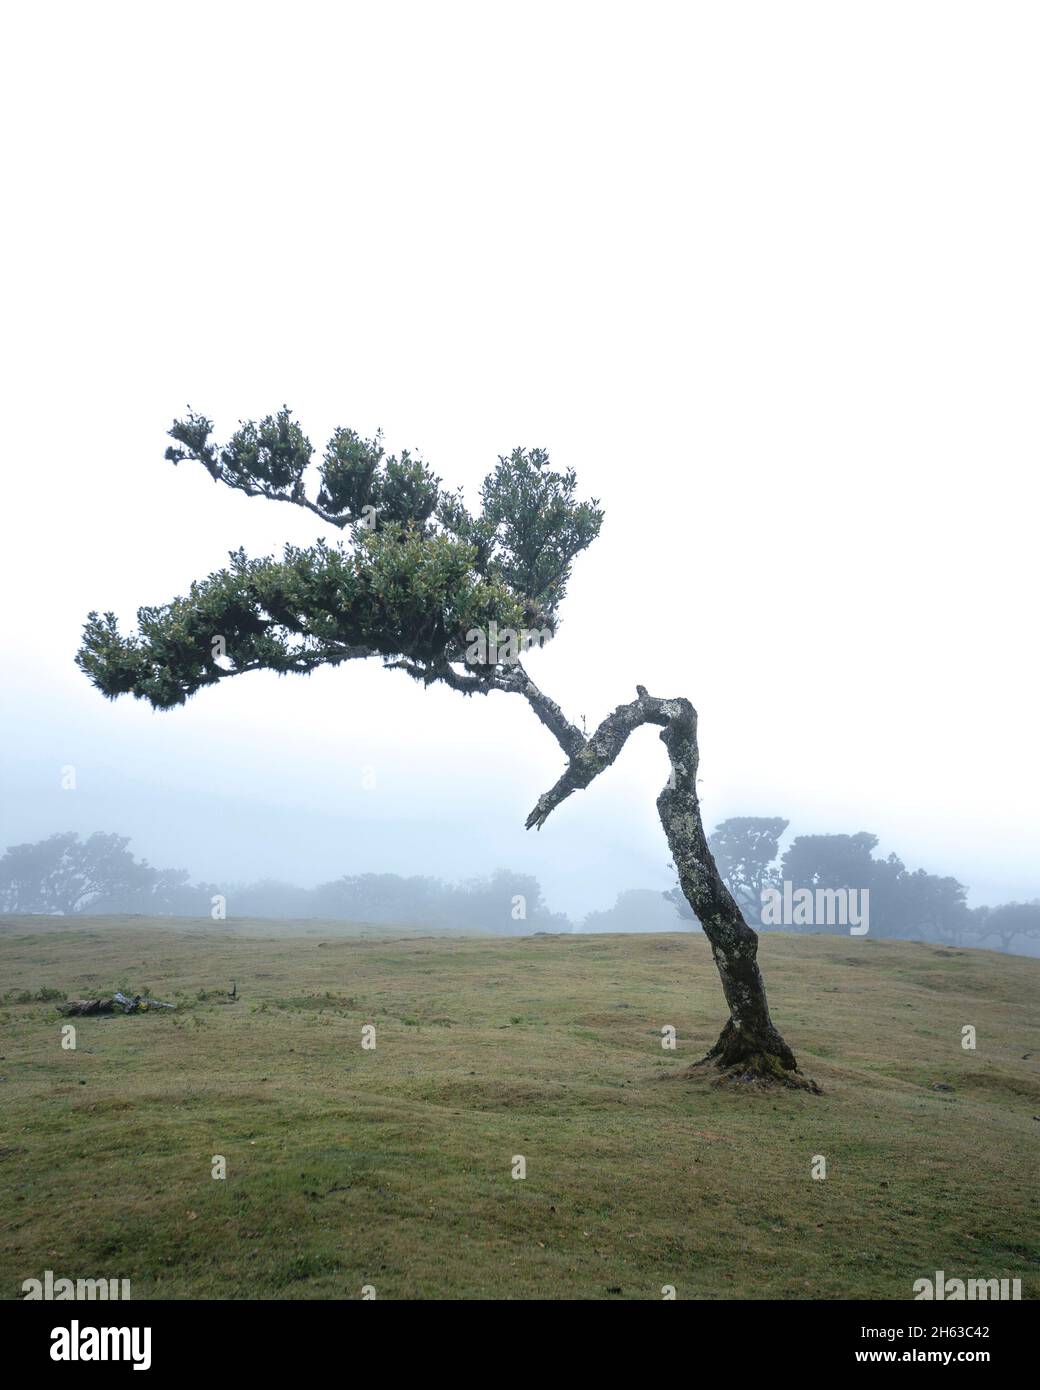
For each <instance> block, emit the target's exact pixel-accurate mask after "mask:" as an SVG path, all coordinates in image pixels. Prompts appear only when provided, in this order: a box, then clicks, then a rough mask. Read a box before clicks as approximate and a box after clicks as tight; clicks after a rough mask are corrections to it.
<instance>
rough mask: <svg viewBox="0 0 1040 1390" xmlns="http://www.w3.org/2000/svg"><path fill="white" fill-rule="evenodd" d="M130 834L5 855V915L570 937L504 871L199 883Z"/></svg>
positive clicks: (528, 880) (529, 885)
mask: <svg viewBox="0 0 1040 1390" xmlns="http://www.w3.org/2000/svg"><path fill="white" fill-rule="evenodd" d="M129 843H130V840H129V837H127V836H123V835H110V834H104V833H102V832H96V833H95V834H93V835H88V836H86V837H85V838H83V839H81V838H80V836H79V835H78V834H76V833H74V832H73V831H67V832H64V833H62V834H58V835H51V836H50V837H49V838H48V839H46V840H39V841H37V842H36V843H35V844H26V845H13V846H12V847H11V848H10V849H8V850H7V852H6V853H5V854H4V856H3V858H2V859H0V912H9V913H15V912H25V913H54V914H62V915H66V916H69V915H74V914H90V915H106V914H109V915H111V914H122V913H138V914H141V915H144V916H162V917H165V916H170V917H209V916H210V915H211V914H212V912H213V906H214V900H216V899H219V900H220V903H221V908H220V911H221V913H222V914H223V915H226V916H227V917H229V918H235V917H279V918H326V919H333V920H335V919H341V920H344V921H350V922H374V923H405V924H407V923H415V924H416V925H426V926H445V927H458V928H476V929H480V930H484V931H490V932H506V933H508V932H517V933H519V932H531V931H569V930H570V926H571V924H570V921H569V919H568V918H567V917H566V916H564V915H563V914H562V913H554V912H550V911H549V909H548V907H547V906H546V903H545V900H544V898H543V896H542V890H541V885H540V884H539V882H538V880H537V879H536V878H535V877H533V875H531V874H522V873H513V872H511V871H510V870H508V869H498V870H496V871H495V872H494V873H493V874H490V875H489V876H487V877H486V878H475V879H471V880H469V881H468V882H465V883H458V884H450V883H443V882H442V881H441V880H440V879H436V878H426V877H418V876H417V877H401V876H400V875H398V874H357V875H353V876H346V877H343V878H338V879H335V880H333V881H332V882H330V883H322V884H319V885H318V887H316V888H299V887H297V886H296V885H294V884H291V883H281V882H278V881H276V880H274V879H264V880H261V881H259V882H257V883H249V884H230V885H218V884H215V883H192V882H190V881H189V879H190V876H189V874H188V871H187V870H186V869H156V868H153V867H152V865H151V864H149V863H148V862H147V860H144V859H136V858H135V857H134V855H133V854H132V853H131V852H130V850H129V848H128V845H129Z"/></svg>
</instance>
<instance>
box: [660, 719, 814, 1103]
mask: <svg viewBox="0 0 1040 1390" xmlns="http://www.w3.org/2000/svg"><path fill="white" fill-rule="evenodd" d="M663 703H665V704H667V705H670V706H672V707H673V708H672V710H670V711H669V715H670V717H669V719H668V722H667V723H666V725H665V728H664V730H663V731H662V733H661V739H662V741H663V742H664V744H665V747H666V748H667V749H668V756H669V758H670V760H671V764H672V775H671V776H670V777H669V779H668V783H667V785H666V786H665V788H664V790H663V791H662V792H661V795H660V796H659V797H658V798H657V810H658V813H659V814H660V817H661V824H662V826H663V827H664V833H665V837H666V838H667V840H668V847H669V849H670V850H671V851H672V858H673V859H674V861H675V867H676V869H677V871H678V874H679V883H680V886H681V887H682V890H683V894H684V896H685V898H686V901H687V902H688V903H689V904H690V906H691V907H692V908H693V910H694V912H695V913H696V915H697V918H698V920H699V921H700V924H701V926H702V927H703V928H704V934H705V936H706V937H707V938H708V940H709V941H710V942H711V952H712V955H713V957H714V958H715V965H716V967H717V968H718V972H719V978H720V979H721V981H722V991H723V993H724V995H725V996H726V1003H727V1004H728V1005H729V1012H730V1016H729V1022H728V1023H727V1024H726V1026H725V1028H723V1030H722V1032H721V1033H720V1034H719V1038H718V1041H717V1042H716V1043H715V1046H714V1047H713V1048H712V1049H711V1051H710V1052H709V1053H708V1055H707V1056H706V1057H705V1058H704V1061H705V1062H714V1063H715V1065H716V1066H718V1067H719V1068H721V1069H723V1070H726V1071H729V1072H731V1073H732V1074H733V1075H735V1076H739V1077H740V1078H741V1079H743V1080H759V1079H762V1080H766V1079H772V1080H778V1081H783V1082H785V1083H786V1084H788V1085H794V1086H802V1087H805V1088H806V1089H809V1090H815V1089H816V1085H815V1083H814V1082H811V1081H808V1080H807V1079H806V1078H805V1077H803V1076H802V1075H801V1073H800V1072H799V1071H798V1063H797V1062H796V1060H795V1056H794V1053H793V1052H792V1051H791V1049H790V1048H789V1047H788V1045H787V1043H786V1042H785V1041H784V1039H783V1038H782V1037H781V1036H780V1033H779V1032H778V1031H777V1028H776V1026H775V1025H774V1023H773V1020H772V1019H771V1018H770V1017H769V1003H768V1000H767V999H766V989H765V984H764V982H763V980H762V974H761V971H760V970H759V968H758V935H757V933H755V932H754V931H752V929H751V928H750V927H749V926H748V924H747V922H745V920H744V916H743V914H742V912H741V910H740V908H739V907H738V906H737V903H736V901H735V899H734V897H733V895H732V893H730V891H729V889H728V888H727V887H726V885H725V883H724V882H723V880H722V876H721V874H720V873H719V871H718V867H717V866H716V864H715V860H714V858H713V856H712V853H711V850H710V849H709V848H708V841H707V837H706V835H705V833H704V823H703V821H702V819H701V811H700V802H699V800H698V797H697V765H698V761H699V753H698V748H697V711H696V710H695V709H694V708H693V706H692V705H691V704H690V702H689V701H688V700H669V701H666V702H663Z"/></svg>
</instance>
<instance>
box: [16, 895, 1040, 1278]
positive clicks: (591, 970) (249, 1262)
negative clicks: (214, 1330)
mask: <svg viewBox="0 0 1040 1390" xmlns="http://www.w3.org/2000/svg"><path fill="white" fill-rule="evenodd" d="M761 954H762V962H763V969H764V973H765V977H766V981H767V984H768V986H769V990H770V1001H771V1004H772V1007H773V1014H774V1017H775V1018H776V1021H777V1023H778V1025H779V1026H780V1027H781V1029H782V1030H783V1032H784V1035H785V1036H786V1037H787V1039H788V1041H789V1042H790V1043H791V1044H792V1046H793V1047H794V1048H795V1051H796V1052H797V1054H798V1057H799V1060H800V1063H801V1066H802V1069H803V1070H804V1071H806V1072H807V1073H808V1074H809V1075H811V1076H814V1077H815V1078H816V1080H817V1081H818V1082H819V1083H820V1085H821V1086H822V1087H823V1090H824V1094H823V1095H822V1096H812V1095H808V1094H804V1093H799V1092H786V1091H783V1092H778V1091H751V1092H749V1091H746V1090H729V1089H724V1088H720V1087H717V1086H712V1085H711V1084H710V1080H709V1077H708V1076H706V1075H705V1074H703V1073H700V1074H698V1075H697V1076H695V1077H693V1078H690V1077H685V1076H683V1074H682V1073H683V1070H684V1068H685V1067H686V1066H687V1065H688V1064H689V1063H690V1062H693V1061H695V1060H696V1059H697V1058H699V1057H700V1056H701V1055H702V1054H703V1052H704V1051H705V1049H706V1048H707V1047H708V1046H709V1045H710V1043H712V1042H713V1041H714V1039H715V1037H716V1036H717V1033H718V1030H719V1028H720V1026H721V1024H722V1022H723V1021H724V1011H723V1004H722V997H721V991H720V988H719V983H718V979H717V976H716V973H715V970H714V967H713V965H712V962H711V959H710V953H709V948H708V943H707V942H706V941H705V939H704V938H703V937H702V936H700V935H699V934H690V935H668V936H634V935H633V936H606V935H604V936H536V937H522V938H506V939H488V938H483V937H467V936H462V935H458V934H448V933H441V934H426V935H419V934H418V933H417V932H416V930H415V929H414V928H412V929H402V930H401V931H399V932H398V931H394V930H393V929H387V928H361V927H346V926H344V925H343V924H315V923H307V924H299V925H297V926H293V925H292V924H285V923H235V924H227V923H220V924H216V923H211V922H177V923H172V924H170V923H163V924H159V923H156V922H146V921H143V920H141V919H133V918H122V919H99V918H93V919H90V918H87V919H83V920H80V921H76V922H74V923H69V922H68V921H66V920H64V919H40V918H10V917H9V918H4V919H0V963H2V971H0V979H2V980H3V986H2V989H3V991H4V994H3V1002H2V1004H0V1025H2V1044H0V1050H2V1057H0V1102H2V1130H0V1218H2V1219H0V1229H2V1232H3V1234H2V1236H0V1296H3V1297H5V1298H12V1297H18V1296H20V1294H21V1284H22V1281H23V1280H24V1279H27V1278H29V1277H42V1274H43V1271H44V1270H45V1269H51V1270H53V1271H54V1273H55V1275H56V1277H60V1276H67V1277H72V1278H75V1277H77V1276H78V1277H84V1278H86V1277H97V1278H100V1277H112V1278H123V1277H125V1278H129V1279H130V1281H131V1286H132V1292H133V1295H134V1296H135V1297H143V1298H189V1297H208V1298H255V1297H290V1298H356V1297H360V1296H361V1289H362V1286H363V1285H366V1284H370V1285H373V1286H374V1287H375V1289H376V1293H377V1297H379V1298H459V1297H464V1298H489V1297H498V1298H540V1297H548V1298H594V1299H601V1298H618V1299H629V1298H651V1299H653V1298H660V1297H661V1291H662V1287H663V1286H665V1285H674V1287H675V1289H676V1293H677V1297H679V1298H700V1299H717V1298H735V1297H747V1298H769V1297H772V1298H776V1297H780V1298H831V1299H837V1298H907V1297H911V1296H912V1283H913V1281H914V1280H915V1279H917V1278H921V1277H924V1276H932V1275H934V1272H935V1270H936V1269H942V1270H945V1271H946V1274H947V1277H954V1276H958V1277H962V1278H968V1277H971V1278H975V1277H980V1278H981V1277H1018V1278H1021V1279H1022V1281H1023V1288H1022V1293H1023V1297H1036V1296H1037V1294H1038V1292H1040V1279H1038V1254H1040V1243H1038V1238H1037V1231H1038V1230H1040V1226H1038V1222H1037V1211H1036V1191H1037V1186H1036V1177H1037V1153H1038V1146H1040V1122H1038V1120H1037V1118H1035V1117H1037V1116H1040V1024H1038V1020H1037V1011H1036V1000H1037V992H1038V991H1037V987H1038V984H1040V962H1034V961H1031V960H1024V959H1022V958H1020V957H1013V956H1005V955H997V954H991V953H988V952H978V951H961V950H949V949H944V948H938V947H935V946H933V945H918V944H913V943H908V942H888V941H876V940H871V939H870V938H865V939H864V938H857V939H850V938H838V937H822V936H808V937H795V936H788V935H779V934H770V935H767V936H765V937H764V938H763V941H762V953H761ZM232 979H235V980H237V982H238V991H239V996H240V997H239V999H238V1000H237V1001H236V1002H229V1001H228V1000H227V999H226V997H225V994H226V991H227V990H228V989H229V988H230V981H231V980H232ZM120 987H125V988H128V989H131V990H133V991H134V992H145V991H146V990H147V991H150V992H151V993H152V994H153V995H154V996H156V997H158V998H161V999H176V1000H177V1001H178V1004H179V1007H178V1009H177V1011H176V1013H173V1014H169V1013H161V1014H160V1013H151V1014H146V1015H141V1016H129V1017H126V1016H112V1017H104V1018H84V1019H76V1020H71V1021H72V1022H74V1023H75V1025H76V1027H77V1034H78V1038H77V1041H78V1047H77V1050H76V1051H64V1050H62V1047H61V1026H62V1023H63V1022H64V1020H62V1019H60V1018H59V1016H58V1014H57V1011H56V1008H55V1003H54V1001H53V999H51V998H49V997H48V994H49V992H50V991H57V992H58V993H59V994H60V996H61V997H65V996H69V997H79V996H81V995H97V994H103V993H108V994H110V993H111V992H112V990H113V989H118V988H120ZM369 1023H374V1024H375V1026H376V1044H377V1045H376V1047H375V1049H374V1050H372V1051H366V1050H364V1049H363V1048H362V1046H361V1036H362V1027H363V1025H365V1024H369ZM667 1025H671V1026H673V1027H674V1028H675V1029H676V1030H677V1034H678V1046H677V1049H676V1050H675V1051H674V1052H670V1051H665V1050H663V1049H662V1046H661V1030H662V1028H663V1027H665V1026H667ZM966 1025H971V1026H973V1027H974V1028H975V1029H976V1031H977V1048H976V1050H975V1051H966V1050H964V1049H963V1048H962V1046H961V1037H962V1031H961V1030H962V1028H963V1027H965V1026H966ZM937 1085H940V1086H944V1087H948V1088H952V1089H945V1090H936V1089H934V1088H935V1087H936V1086H937ZM214 1155H222V1156H224V1157H225V1158H226V1160H227V1179H226V1180H225V1181H216V1180H214V1179H213V1178H212V1177H211V1166H212V1160H213V1157H214ZM515 1155H523V1156H524V1158H525V1159H526V1171H527V1176H526V1177H525V1178H524V1179H522V1180H516V1179H514V1178H513V1177H512V1176H511V1172H512V1164H513V1158H514V1156H515ZM816 1155H822V1156H823V1157H824V1158H825V1159H826V1164H827V1176H826V1178H825V1179H824V1180H814V1179H813V1178H812V1176H811V1164H812V1161H813V1159H814V1156H816Z"/></svg>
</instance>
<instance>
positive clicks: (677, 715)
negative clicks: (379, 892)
mask: <svg viewBox="0 0 1040 1390" xmlns="http://www.w3.org/2000/svg"><path fill="white" fill-rule="evenodd" d="M527 687H533V682H531V681H530V678H529V677H527V676H526V673H522V674H521V676H518V677H516V678H515V684H514V685H513V686H512V688H514V689H517V690H519V691H520V693H523V694H525V695H526V696H527V698H528V699H529V700H531V702H532V704H536V701H538V700H540V701H545V699H546V697H544V696H542V695H541V692H540V691H537V688H536V687H533V689H534V695H532V693H531V690H530V689H529V688H527ZM636 689H637V698H636V699H635V700H634V701H632V702H631V703H630V704H627V705H619V706H618V708H617V709H616V710H614V712H613V713H612V714H610V715H608V716H607V718H606V719H604V721H603V723H602V724H600V726H599V728H598V729H597V730H596V731H595V732H594V733H593V734H591V735H589V737H588V738H583V737H581V736H580V735H579V736H578V737H579V739H580V742H576V741H575V739H574V737H573V735H574V734H575V733H576V730H574V728H573V726H572V725H567V726H566V727H567V731H568V734H569V735H570V737H569V738H568V742H569V744H570V747H569V748H565V751H567V752H568V757H569V761H568V764H567V769H566V771H565V772H564V774H563V776H562V777H561V778H560V779H559V781H558V782H557V783H556V785H555V786H554V787H552V788H551V789H550V790H549V791H548V792H546V793H545V794H544V795H543V796H541V797H540V798H539V799H538V804H537V805H536V806H535V808H534V810H533V811H532V812H531V814H530V816H529V817H528V819H527V825H528V829H530V828H531V827H532V826H535V827H538V828H539V829H540V828H541V827H542V826H543V825H544V824H545V821H546V819H547V818H548V816H549V815H550V813H551V812H552V811H553V809H554V808H555V807H556V806H558V805H559V804H560V802H561V801H563V800H565V799H566V798H567V797H568V796H570V795H571V793H572V792H575V791H579V790H581V789H582V788H583V787H587V786H588V785H589V783H590V782H591V781H592V780H593V779H594V778H595V777H597V776H598V775H599V773H601V772H602V771H604V769H605V768H607V767H609V766H610V765H611V763H613V762H614V760H615V758H616V757H617V756H618V754H619V753H620V752H621V749H622V748H623V747H624V745H625V742H626V741H627V739H628V736H629V734H631V733H632V732H633V731H634V730H635V729H637V728H639V727H641V726H642V725H643V724H657V725H660V726H661V740H662V742H663V743H664V745H665V747H666V749H667V750H668V757H669V760H670V762H671V769H672V770H671V775H670V776H669V778H668V782H667V784H666V785H665V787H664V789H663V790H662V792H661V794H660V796H659V797H658V798H657V810H658V813H659V815H660V817H661V824H662V826H663V827H664V833H665V837H666V838H667V840H668V846H669V848H670V849H671V852H672V858H673V859H674V861H675V866H676V869H677V871H678V874H679V882H680V884H681V886H682V890H683V893H684V894H685V896H686V900H687V901H688V902H689V904H690V906H691V907H692V908H693V911H694V912H695V913H696V915H697V918H698V919H699V921H700V923H701V926H702V927H703V929H704V934H705V936H707V938H708V940H709V942H710V943H711V949H712V954H713V956H714V958H715V964H716V966H717V968H718V972H719V977H720V979H721V981H722V989H723V993H724V994H725V997H726V1003H727V1004H728V1005H729V1012H730V1017H729V1022H728V1023H727V1024H726V1026H725V1028H723V1030H722V1033H721V1034H720V1036H719V1039H718V1041H717V1042H716V1043H715V1046H714V1047H713V1048H712V1049H711V1051H710V1052H709V1053H708V1055H707V1056H706V1057H705V1058H704V1061H705V1062H709V1063H713V1064H714V1065H716V1066H717V1067H719V1068H720V1069H722V1070H723V1071H726V1072H727V1073H729V1074H730V1075H732V1076H734V1077H737V1078H739V1079H742V1080H749V1081H750V1080H754V1081H763V1080H764V1081H769V1080H773V1081H781V1082H783V1083H785V1084H787V1085H793V1086H801V1087H804V1088H806V1089H809V1090H815V1089H816V1087H815V1083H813V1082H811V1081H808V1080H806V1079H805V1078H804V1077H802V1075H801V1073H800V1072H799V1071H798V1066H797V1062H796V1061H795V1056H794V1053H793V1052H792V1051H791V1049H790V1048H789V1047H788V1045H787V1043H786V1042H785V1041H784V1039H783V1038H782V1037H781V1036H780V1033H779V1032H778V1031H777V1029H776V1027H775V1025H774V1024H773V1021H772V1019H771V1018H770V1016H769V1004H768V1001H767V999H766V991H765V985H764V983H763V981H762V974H761V972H760V970H759V968H758V959H757V957H758V936H757V934H756V933H755V932H754V931H752V929H751V928H750V927H749V926H748V924H747V923H746V922H745V920H744V917H743V915H742V913H741V911H740V908H739V907H738V906H737V904H736V902H735V901H734V898H733V896H732V894H731V893H730V891H729V889H728V888H727V887H726V885H725V883H724V882H723V880H722V876H721V875H720V874H719V871H718V868H717V867H716V864H715V860H714V859H713V858H712V854H711V851H710V850H709V848H708V841H707V837H706V835H705V833H704V825H703V822H702V819H701V812H700V803H699V801H698V797H697V764H698V757H699V755H698V748H697V712H696V710H695V709H694V708H693V706H692V705H691V704H690V702H689V700H684V699H676V700H662V699H658V698H655V697H654V696H651V695H648V694H647V692H646V690H645V689H644V688H643V687H642V686H637V688H636ZM536 708H537V704H536ZM557 708H558V707H556V706H553V710H554V712H556V711H557ZM539 712H540V713H541V711H539ZM543 722H549V721H547V720H546V719H545V718H544V714H543ZM561 746H563V741H562V740H561ZM572 750H573V751H572Z"/></svg>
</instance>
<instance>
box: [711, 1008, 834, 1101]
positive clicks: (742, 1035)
mask: <svg viewBox="0 0 1040 1390" xmlns="http://www.w3.org/2000/svg"><path fill="white" fill-rule="evenodd" d="M700 1067H714V1068H715V1070H717V1071H718V1073H719V1075H718V1076H717V1077H716V1078H715V1082H714V1084H716V1085H722V1084H724V1083H727V1082H733V1083H735V1084H741V1085H747V1086H789V1087H792V1088H793V1089H795V1090H800V1091H811V1092H812V1094H813V1095H817V1096H818V1095H820V1094H822V1093H821V1091H820V1088H819V1086H817V1084H816V1082H815V1081H813V1080H812V1079H811V1078H810V1077H808V1076H803V1074H802V1073H801V1072H800V1071H799V1070H798V1063H797V1062H796V1061H795V1058H794V1053H793V1052H792V1051H791V1049H790V1048H789V1047H788V1046H787V1044H786V1043H785V1042H784V1040H783V1038H782V1037H781V1036H780V1034H779V1033H778V1032H777V1031H776V1029H775V1028H769V1029H768V1030H767V1031H766V1032H764V1033H759V1034H754V1033H751V1032H749V1031H747V1030H746V1029H741V1028H737V1027H736V1026H735V1025H734V1023H733V1020H732V1019H730V1020H729V1022H728V1023H727V1024H726V1026H725V1028H723V1030H722V1032H721V1033H720V1034H719V1040H718V1042H717V1043H716V1044H715V1046H714V1047H713V1048H712V1049H711V1051H710V1052H709V1053H708V1054H707V1056H705V1057H702V1058H701V1060H700V1061H699V1062H694V1064H693V1066H692V1067H690V1068H689V1071H688V1073H687V1075H694V1074H695V1073H696V1070H697V1069H698V1068H700Z"/></svg>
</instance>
